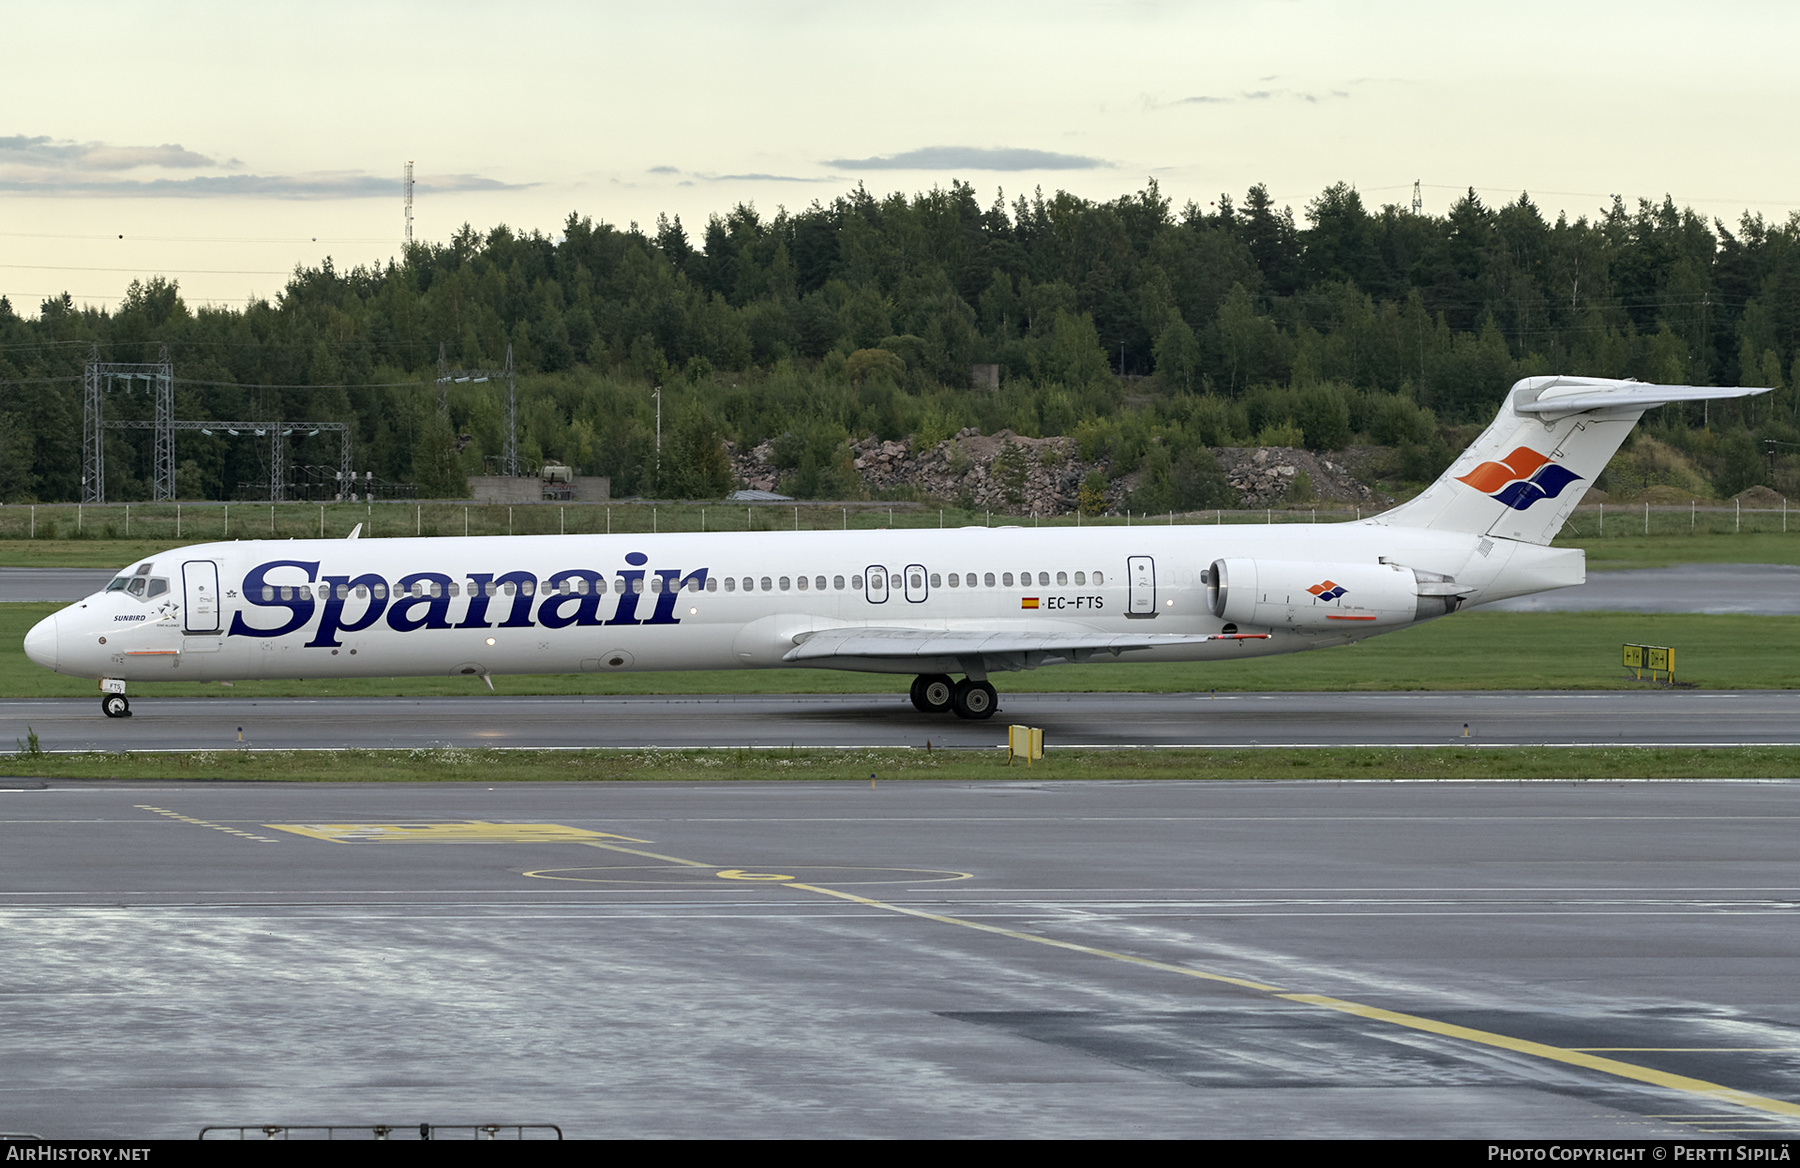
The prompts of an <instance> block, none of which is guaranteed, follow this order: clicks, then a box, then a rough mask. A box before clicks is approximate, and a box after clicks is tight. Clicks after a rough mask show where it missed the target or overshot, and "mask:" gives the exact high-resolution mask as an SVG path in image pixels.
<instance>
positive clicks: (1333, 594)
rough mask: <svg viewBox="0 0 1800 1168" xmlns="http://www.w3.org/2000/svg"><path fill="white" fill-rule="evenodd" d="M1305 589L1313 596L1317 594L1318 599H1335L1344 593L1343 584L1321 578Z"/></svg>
mask: <svg viewBox="0 0 1800 1168" xmlns="http://www.w3.org/2000/svg"><path fill="white" fill-rule="evenodd" d="M1307 591H1308V592H1310V593H1312V594H1313V595H1314V596H1317V597H1318V598H1319V599H1320V600H1336V599H1337V598H1338V597H1340V596H1342V595H1343V594H1344V586H1343V585H1342V584H1337V583H1334V582H1333V581H1330V580H1321V581H1319V582H1318V583H1317V584H1314V585H1313V586H1312V587H1311V588H1308V589H1307Z"/></svg>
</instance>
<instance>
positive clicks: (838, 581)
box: [831, 576, 844, 592]
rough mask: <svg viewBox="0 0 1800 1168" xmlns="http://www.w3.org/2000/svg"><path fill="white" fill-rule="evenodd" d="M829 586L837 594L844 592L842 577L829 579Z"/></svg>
mask: <svg viewBox="0 0 1800 1168" xmlns="http://www.w3.org/2000/svg"><path fill="white" fill-rule="evenodd" d="M831 586H832V587H833V588H835V589H837V590H838V591H839V592H842V591H843V590H844V578H843V577H842V576H833V577H832V578H831Z"/></svg>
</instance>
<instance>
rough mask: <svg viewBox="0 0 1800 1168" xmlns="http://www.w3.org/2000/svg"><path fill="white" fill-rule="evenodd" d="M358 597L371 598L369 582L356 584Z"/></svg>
mask: <svg viewBox="0 0 1800 1168" xmlns="http://www.w3.org/2000/svg"><path fill="white" fill-rule="evenodd" d="M489 587H490V588H491V587H493V586H492V585H489ZM356 598H357V599H358V600H367V599H368V598H369V586H368V585H367V584H358V585H357V586H356Z"/></svg>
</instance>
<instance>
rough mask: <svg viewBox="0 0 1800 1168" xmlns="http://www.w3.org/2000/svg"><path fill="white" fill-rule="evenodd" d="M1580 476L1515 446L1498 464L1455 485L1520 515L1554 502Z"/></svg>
mask: <svg viewBox="0 0 1800 1168" xmlns="http://www.w3.org/2000/svg"><path fill="white" fill-rule="evenodd" d="M1580 480H1581V476H1580V475H1578V474H1576V473H1575V472H1574V471H1572V470H1570V469H1568V468H1567V467H1565V466H1562V465H1560V464H1558V463H1554V462H1551V461H1550V459H1549V458H1548V457H1546V456H1545V455H1542V454H1539V453H1538V452H1537V451H1535V450H1533V449H1532V448H1531V447H1529V446H1518V447H1515V448H1514V449H1513V452H1512V453H1511V454H1509V455H1507V456H1506V457H1505V458H1503V459H1501V460H1500V461H1499V462H1484V463H1482V464H1481V465H1480V466H1478V467H1476V468H1475V469H1474V470H1472V471H1470V472H1469V473H1468V474H1466V475H1458V476H1457V479H1456V481H1457V482H1459V483H1467V484H1469V485H1470V486H1471V487H1474V488H1475V489H1476V490H1478V491H1480V492H1481V493H1482V494H1484V495H1486V496H1488V497H1489V498H1490V499H1495V500H1497V501H1499V502H1501V503H1504V504H1506V505H1507V506H1508V507H1511V508H1512V509H1513V510H1514V511H1523V510H1525V509H1527V508H1528V507H1530V506H1531V505H1532V504H1534V503H1537V502H1540V501H1542V500H1544V499H1554V498H1556V497H1557V496H1558V495H1560V494H1562V492H1563V488H1564V487H1566V486H1568V485H1569V484H1570V483H1573V482H1579V481H1580Z"/></svg>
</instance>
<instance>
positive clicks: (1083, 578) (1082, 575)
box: [1075, 572, 1087, 584]
mask: <svg viewBox="0 0 1800 1168" xmlns="http://www.w3.org/2000/svg"><path fill="white" fill-rule="evenodd" d="M1075 583H1077V584H1086V583H1087V573H1086V572H1077V573H1075Z"/></svg>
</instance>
